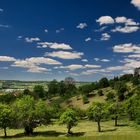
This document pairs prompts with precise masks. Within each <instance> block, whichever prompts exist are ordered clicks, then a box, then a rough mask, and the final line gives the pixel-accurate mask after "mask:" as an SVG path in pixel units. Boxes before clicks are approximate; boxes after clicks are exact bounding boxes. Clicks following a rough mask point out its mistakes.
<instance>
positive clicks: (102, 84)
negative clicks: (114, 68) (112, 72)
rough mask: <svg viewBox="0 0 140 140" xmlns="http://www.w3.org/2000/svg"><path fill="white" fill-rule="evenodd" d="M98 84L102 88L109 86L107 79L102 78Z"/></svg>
mask: <svg viewBox="0 0 140 140" xmlns="http://www.w3.org/2000/svg"><path fill="white" fill-rule="evenodd" d="M98 84H99V87H100V88H106V87H108V86H109V81H108V79H107V78H102V79H100V80H99V83H98Z"/></svg>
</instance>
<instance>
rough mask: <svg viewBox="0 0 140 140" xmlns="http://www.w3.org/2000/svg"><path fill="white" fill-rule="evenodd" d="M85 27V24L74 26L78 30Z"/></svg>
mask: <svg viewBox="0 0 140 140" xmlns="http://www.w3.org/2000/svg"><path fill="white" fill-rule="evenodd" d="M86 27H87V24H86V23H79V25H77V26H76V28H79V29H84V28H86Z"/></svg>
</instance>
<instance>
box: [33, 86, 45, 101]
mask: <svg viewBox="0 0 140 140" xmlns="http://www.w3.org/2000/svg"><path fill="white" fill-rule="evenodd" d="M33 93H34V95H35V96H36V97H37V98H42V99H43V98H44V97H45V91H44V88H43V86H41V85H36V86H35V87H34V89H33Z"/></svg>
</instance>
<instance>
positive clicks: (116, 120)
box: [115, 116, 118, 126]
mask: <svg viewBox="0 0 140 140" xmlns="http://www.w3.org/2000/svg"><path fill="white" fill-rule="evenodd" d="M115 126H118V117H117V116H116V117H115Z"/></svg>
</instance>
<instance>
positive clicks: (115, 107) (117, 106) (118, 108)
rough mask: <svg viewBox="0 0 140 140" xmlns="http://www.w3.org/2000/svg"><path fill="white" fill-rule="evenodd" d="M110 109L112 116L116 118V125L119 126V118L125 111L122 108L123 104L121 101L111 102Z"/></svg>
mask: <svg viewBox="0 0 140 140" xmlns="http://www.w3.org/2000/svg"><path fill="white" fill-rule="evenodd" d="M108 111H109V115H110V116H111V118H112V119H113V120H114V125H115V126H118V118H119V117H120V116H121V114H122V113H123V110H122V105H121V103H119V102H116V103H111V104H110V105H109V106H108Z"/></svg>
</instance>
